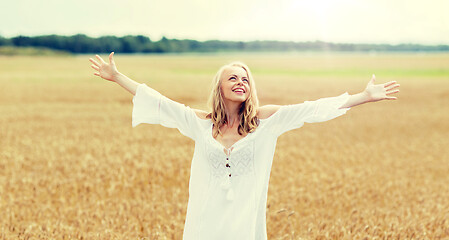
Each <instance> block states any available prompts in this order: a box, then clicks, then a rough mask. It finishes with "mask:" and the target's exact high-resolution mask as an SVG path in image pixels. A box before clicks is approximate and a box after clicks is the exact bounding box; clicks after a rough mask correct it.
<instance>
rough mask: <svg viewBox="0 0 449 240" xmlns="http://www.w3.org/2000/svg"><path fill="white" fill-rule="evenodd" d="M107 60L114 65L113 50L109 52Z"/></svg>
mask: <svg viewBox="0 0 449 240" xmlns="http://www.w3.org/2000/svg"><path fill="white" fill-rule="evenodd" d="M109 62H110V63H111V64H114V65H115V61H114V52H111V54H109Z"/></svg>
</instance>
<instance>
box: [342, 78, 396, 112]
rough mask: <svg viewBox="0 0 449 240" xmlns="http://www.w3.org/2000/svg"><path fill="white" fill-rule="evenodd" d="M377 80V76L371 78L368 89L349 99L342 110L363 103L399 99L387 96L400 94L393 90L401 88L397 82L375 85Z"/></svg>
mask: <svg viewBox="0 0 449 240" xmlns="http://www.w3.org/2000/svg"><path fill="white" fill-rule="evenodd" d="M375 80H376V76H374V74H373V77H372V78H371V80H370V81H369V82H368V85H367V86H366V89H365V90H364V91H363V92H361V93H357V94H354V95H351V96H350V97H349V99H348V101H347V102H346V103H345V104H343V106H341V107H340V108H350V107H354V106H357V105H360V104H363V103H367V102H377V101H380V100H385V99H386V100H396V99H397V97H391V96H387V95H391V94H393V93H397V92H399V89H397V90H393V89H395V88H397V87H399V86H400V85H399V83H396V81H391V82H387V83H384V84H376V85H375V84H374V81H375Z"/></svg>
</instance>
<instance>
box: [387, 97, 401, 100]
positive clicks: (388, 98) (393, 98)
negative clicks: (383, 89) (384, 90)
mask: <svg viewBox="0 0 449 240" xmlns="http://www.w3.org/2000/svg"><path fill="white" fill-rule="evenodd" d="M385 99H387V100H396V99H398V98H397V97H386V98H385Z"/></svg>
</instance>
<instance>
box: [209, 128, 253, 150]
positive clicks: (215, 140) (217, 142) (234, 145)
mask: <svg viewBox="0 0 449 240" xmlns="http://www.w3.org/2000/svg"><path fill="white" fill-rule="evenodd" d="M259 126H260V124H259ZM259 126H258V127H257V128H256V130H254V132H251V133H248V134H247V135H246V136H244V137H243V138H240V139H239V140H237V141H236V142H234V143H233V144H232V145H231V146H230V147H229V148H227V147H225V146H224V145H223V144H221V143H220V142H219V141H218V140H217V139H215V138H214V136H213V129H214V123H213V122H212V121H211V124H210V127H209V131H208V134H207V135H209V137H210V138H212V141H214V142H215V143H216V144H217V145H219V146H220V147H221V148H223V149H224V150H228V151H229V150H230V149H235V148H236V145H238V144H241V143H242V142H244V141H245V140H246V139H247V138H248V137H250V136H251V135H253V134H254V133H255V132H257V129H258V128H259Z"/></svg>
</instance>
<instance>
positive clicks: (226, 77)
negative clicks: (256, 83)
mask: <svg viewBox="0 0 449 240" xmlns="http://www.w3.org/2000/svg"><path fill="white" fill-rule="evenodd" d="M249 91H250V87H249V79H248V74H247V73H246V71H245V69H243V68H241V67H237V66H230V67H227V68H225V69H224V71H223V73H222V74H221V93H222V96H223V98H224V100H228V101H233V102H240V103H242V102H244V101H245V100H246V99H247V98H248V96H249Z"/></svg>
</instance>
